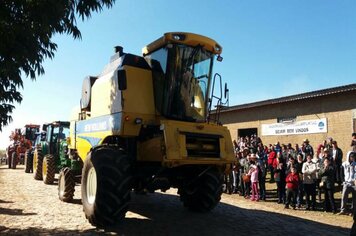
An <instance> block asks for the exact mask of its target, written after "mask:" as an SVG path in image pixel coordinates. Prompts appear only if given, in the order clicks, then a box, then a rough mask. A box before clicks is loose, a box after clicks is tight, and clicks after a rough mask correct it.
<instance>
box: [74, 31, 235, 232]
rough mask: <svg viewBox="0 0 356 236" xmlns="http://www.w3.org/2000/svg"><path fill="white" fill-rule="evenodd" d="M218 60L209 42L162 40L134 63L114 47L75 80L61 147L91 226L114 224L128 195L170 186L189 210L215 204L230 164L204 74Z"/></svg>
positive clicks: (226, 137)
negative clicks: (78, 92)
mask: <svg viewBox="0 0 356 236" xmlns="http://www.w3.org/2000/svg"><path fill="white" fill-rule="evenodd" d="M221 52H222V48H221V46H220V45H219V44H218V43H216V42H215V41H214V40H212V39H210V38H207V37H204V36H201V35H196V34H192V33H166V34H164V36H163V37H161V38H159V39H158V40H156V41H154V42H153V43H151V44H149V45H148V46H146V47H145V48H144V49H143V56H137V55H132V54H129V53H124V52H123V50H122V47H116V48H115V55H114V56H112V57H111V60H110V63H109V64H108V65H107V66H106V67H105V68H104V70H103V72H102V73H101V74H100V75H99V76H97V77H93V76H89V77H86V78H85V79H84V82H83V89H82V99H81V108H80V113H79V116H78V119H77V120H73V121H72V122H71V132H70V133H71V135H70V136H71V137H70V144H69V149H70V152H71V153H73V154H75V155H78V156H79V157H80V158H81V159H82V160H83V161H84V166H83V171H82V185H81V186H82V202H83V209H84V212H85V215H86V217H87V219H88V220H89V222H90V223H91V224H93V225H95V226H97V227H106V226H110V225H113V224H116V223H117V222H118V221H119V220H120V219H122V218H123V217H124V216H125V214H126V212H127V210H128V204H129V201H130V194H131V191H132V189H133V190H134V191H136V192H153V191H155V190H159V189H160V190H162V191H165V190H167V189H169V188H171V187H174V188H177V189H178V194H179V195H180V199H181V201H182V202H183V204H184V206H185V207H187V208H188V209H190V210H193V211H199V212H206V211H209V210H211V209H213V208H214V207H215V206H216V205H217V204H218V202H219V201H220V198H221V194H222V175H223V173H224V172H227V171H229V169H230V167H231V163H233V161H234V154H233V147H232V141H231V137H230V133H229V131H228V129H227V128H226V127H223V126H221V125H220V124H219V121H218V117H219V111H220V108H221V107H222V105H223V103H222V93H223V92H222V90H223V88H222V86H221V77H220V76H213V75H212V73H213V71H212V70H213V62H214V59H215V58H216V56H217V57H218V59H222V58H221V57H220V54H221ZM214 86H215V89H213V88H214ZM216 88H218V90H220V93H219V95H217V94H216V93H215V94H214V93H212V92H211V91H212V90H213V92H214V90H216ZM225 91H227V89H225ZM214 100H216V101H217V104H216V105H217V109H216V110H215V111H213V112H212V111H211V107H213V105H212V103H213V101H214ZM212 118H214V119H212Z"/></svg>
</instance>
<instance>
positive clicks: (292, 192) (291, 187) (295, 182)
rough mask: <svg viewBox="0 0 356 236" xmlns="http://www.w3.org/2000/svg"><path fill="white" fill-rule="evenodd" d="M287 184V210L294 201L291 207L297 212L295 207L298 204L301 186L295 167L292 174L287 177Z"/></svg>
mask: <svg viewBox="0 0 356 236" xmlns="http://www.w3.org/2000/svg"><path fill="white" fill-rule="evenodd" d="M286 183H287V201H286V206H285V208H289V204H290V203H291V200H292V203H291V205H292V207H293V209H294V210H295V205H296V203H297V193H298V186H299V175H298V173H297V170H296V168H295V167H294V166H293V167H292V168H291V172H290V173H289V174H288V175H287V177H286Z"/></svg>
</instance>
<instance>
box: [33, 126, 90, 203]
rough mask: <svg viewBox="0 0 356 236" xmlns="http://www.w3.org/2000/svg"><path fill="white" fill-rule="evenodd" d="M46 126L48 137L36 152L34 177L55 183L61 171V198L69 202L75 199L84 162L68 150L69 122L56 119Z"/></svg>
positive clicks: (59, 180) (59, 181)
mask: <svg viewBox="0 0 356 236" xmlns="http://www.w3.org/2000/svg"><path fill="white" fill-rule="evenodd" d="M46 126H47V130H46V138H45V140H44V141H42V142H41V143H40V144H39V145H38V146H37V147H36V149H35V152H34V158H33V173H34V178H35V179H36V180H43V182H44V183H45V184H53V183H54V181H55V174H56V173H59V177H58V190H59V199H60V200H62V201H65V202H69V201H71V200H72V199H73V196H74V187H75V182H76V176H78V175H80V174H81V170H82V166H83V162H82V161H81V159H80V158H75V157H73V156H72V155H70V153H69V152H68V142H67V138H68V137H69V122H67V121H55V122H52V123H49V124H46Z"/></svg>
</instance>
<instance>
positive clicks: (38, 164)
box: [32, 149, 43, 180]
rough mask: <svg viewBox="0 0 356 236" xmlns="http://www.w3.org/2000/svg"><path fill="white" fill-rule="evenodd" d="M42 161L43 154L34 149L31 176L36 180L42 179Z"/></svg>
mask: <svg viewBox="0 0 356 236" xmlns="http://www.w3.org/2000/svg"><path fill="white" fill-rule="evenodd" d="M42 162H43V155H42V151H41V150H39V149H36V150H35V152H34V153H33V167H32V168H33V178H35V179H36V180H42Z"/></svg>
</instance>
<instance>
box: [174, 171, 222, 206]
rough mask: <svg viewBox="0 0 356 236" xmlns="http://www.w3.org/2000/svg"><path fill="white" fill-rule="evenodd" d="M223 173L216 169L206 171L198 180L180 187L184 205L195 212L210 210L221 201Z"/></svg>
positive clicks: (179, 190)
mask: <svg viewBox="0 0 356 236" xmlns="http://www.w3.org/2000/svg"><path fill="white" fill-rule="evenodd" d="M222 183H223V178H222V175H221V174H220V173H219V171H218V170H216V169H210V170H208V171H206V172H205V173H204V174H203V175H202V176H200V177H199V179H197V180H196V181H194V182H192V183H190V184H189V185H187V186H182V187H180V188H179V189H178V193H179V194H180V200H181V201H182V202H183V204H184V206H185V207H187V208H188V209H189V210H191V211H195V212H208V211H210V210H212V209H213V208H214V207H215V206H216V205H217V204H218V203H219V201H220V199H221V194H222Z"/></svg>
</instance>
